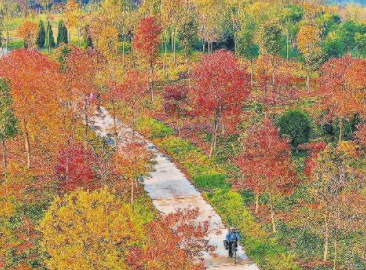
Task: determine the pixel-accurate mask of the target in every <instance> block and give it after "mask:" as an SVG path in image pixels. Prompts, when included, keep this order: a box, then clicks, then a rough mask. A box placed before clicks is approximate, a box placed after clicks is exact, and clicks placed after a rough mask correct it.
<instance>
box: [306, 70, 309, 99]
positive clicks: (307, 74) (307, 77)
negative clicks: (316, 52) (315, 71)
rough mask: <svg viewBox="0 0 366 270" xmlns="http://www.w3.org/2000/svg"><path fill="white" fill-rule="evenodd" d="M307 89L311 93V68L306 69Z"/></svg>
mask: <svg viewBox="0 0 366 270" xmlns="http://www.w3.org/2000/svg"><path fill="white" fill-rule="evenodd" d="M306 90H308V93H310V70H309V69H307V70H306Z"/></svg>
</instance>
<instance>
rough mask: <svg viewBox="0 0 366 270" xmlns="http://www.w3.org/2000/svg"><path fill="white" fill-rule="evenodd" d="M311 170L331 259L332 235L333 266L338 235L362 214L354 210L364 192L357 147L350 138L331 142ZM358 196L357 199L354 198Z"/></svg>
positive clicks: (312, 185)
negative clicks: (334, 142)
mask: <svg viewBox="0 0 366 270" xmlns="http://www.w3.org/2000/svg"><path fill="white" fill-rule="evenodd" d="M314 163H315V164H314V168H313V170H312V172H311V188H312V193H311V194H312V195H313V200H314V201H315V203H317V204H318V207H317V211H318V212H320V213H321V226H322V227H323V228H324V230H323V234H324V256H323V257H324V261H327V260H328V256H329V242H330V238H331V237H333V240H334V241H333V244H334V268H333V269H337V268H336V264H337V256H338V245H339V242H338V237H339V236H340V235H341V234H342V231H343V232H344V231H346V230H347V227H349V226H352V224H353V223H355V222H359V221H358V220H359V219H360V218H362V217H361V216H359V215H356V214H355V212H356V211H355V210H357V208H359V207H360V205H358V204H357V203H356V204H354V202H355V201H356V200H357V199H356V198H357V197H359V196H362V195H361V193H360V192H362V190H364V188H365V181H364V177H363V173H362V172H361V171H360V169H359V166H360V164H358V162H357V154H356V150H355V147H354V146H352V144H350V143H347V142H340V143H339V144H338V146H337V147H334V146H333V145H332V144H329V145H327V147H326V148H325V149H324V150H323V151H322V152H320V153H319V154H318V155H317V156H316V159H315V161H314ZM355 199H356V200H355Z"/></svg>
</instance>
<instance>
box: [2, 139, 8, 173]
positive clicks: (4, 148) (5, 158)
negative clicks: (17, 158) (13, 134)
mask: <svg viewBox="0 0 366 270" xmlns="http://www.w3.org/2000/svg"><path fill="white" fill-rule="evenodd" d="M2 144H3V162H4V168H5V169H6V167H7V157H6V142H5V138H3V139H2Z"/></svg>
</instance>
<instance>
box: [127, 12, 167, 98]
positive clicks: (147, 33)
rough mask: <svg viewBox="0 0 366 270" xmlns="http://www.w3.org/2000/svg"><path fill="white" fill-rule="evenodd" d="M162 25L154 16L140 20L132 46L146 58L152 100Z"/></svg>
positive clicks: (140, 55) (138, 53) (142, 58)
mask: <svg viewBox="0 0 366 270" xmlns="http://www.w3.org/2000/svg"><path fill="white" fill-rule="evenodd" d="M161 31H162V30H161V27H160V25H159V23H158V21H157V20H156V19H155V18H154V17H147V18H143V19H141V20H140V22H139V24H138V26H137V28H136V31H135V34H134V37H133V40H132V47H133V49H134V51H135V52H136V54H137V55H138V56H139V57H140V59H141V60H144V61H145V63H146V64H147V65H148V67H149V70H150V76H149V82H148V88H149V89H150V92H151V100H152V101H154V85H153V74H154V64H155V61H156V57H157V54H158V52H159V44H160V39H159V36H160V34H161Z"/></svg>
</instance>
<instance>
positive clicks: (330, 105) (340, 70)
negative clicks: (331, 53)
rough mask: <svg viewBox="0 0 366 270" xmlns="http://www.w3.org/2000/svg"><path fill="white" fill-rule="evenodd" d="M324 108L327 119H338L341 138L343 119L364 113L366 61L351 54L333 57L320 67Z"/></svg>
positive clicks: (340, 137)
mask: <svg viewBox="0 0 366 270" xmlns="http://www.w3.org/2000/svg"><path fill="white" fill-rule="evenodd" d="M321 74H322V75H321V76H320V78H319V82H320V84H321V91H320V95H321V103H320V105H321V109H322V111H323V112H326V113H327V114H326V116H327V117H326V120H334V121H338V122H339V141H341V140H342V139H343V122H344V121H345V120H349V119H351V118H352V117H354V115H355V114H359V113H363V112H365V105H364V103H365V102H364V99H365V91H364V89H365V88H366V60H365V59H355V58H352V57H351V56H345V57H342V58H334V59H330V60H329V61H328V62H327V63H325V64H324V65H323V67H322V68H321Z"/></svg>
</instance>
